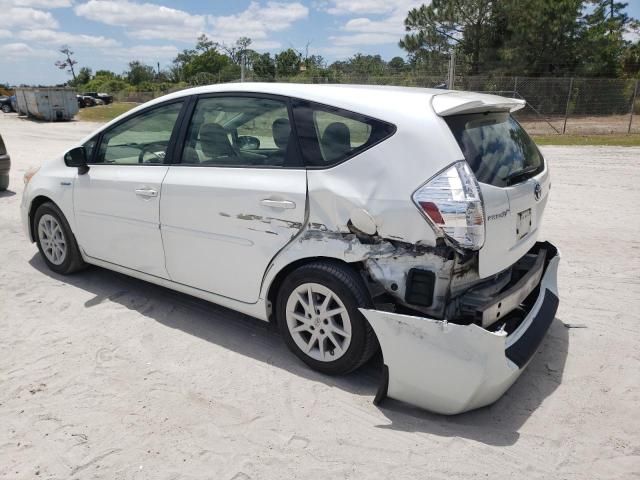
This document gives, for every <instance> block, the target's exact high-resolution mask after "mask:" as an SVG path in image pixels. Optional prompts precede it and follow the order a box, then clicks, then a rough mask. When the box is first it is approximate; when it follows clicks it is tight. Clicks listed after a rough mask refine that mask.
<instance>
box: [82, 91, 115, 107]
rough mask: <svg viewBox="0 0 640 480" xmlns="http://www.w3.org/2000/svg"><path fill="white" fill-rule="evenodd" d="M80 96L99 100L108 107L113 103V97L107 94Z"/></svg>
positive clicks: (93, 93) (90, 93)
mask: <svg viewBox="0 0 640 480" xmlns="http://www.w3.org/2000/svg"><path fill="white" fill-rule="evenodd" d="M82 95H84V96H85V97H92V98H97V99H100V100H102V101H103V102H104V104H105V105H109V104H110V103H112V102H113V95H109V94H108V93H99V92H84V93H83V94H82Z"/></svg>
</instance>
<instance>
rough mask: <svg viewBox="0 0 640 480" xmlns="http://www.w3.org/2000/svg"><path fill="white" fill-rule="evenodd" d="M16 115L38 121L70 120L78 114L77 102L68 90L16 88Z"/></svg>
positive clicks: (72, 92)
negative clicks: (26, 116)
mask: <svg viewBox="0 0 640 480" xmlns="http://www.w3.org/2000/svg"><path fill="white" fill-rule="evenodd" d="M16 98H17V105H18V109H17V110H18V113H20V114H22V115H28V116H30V117H34V118H37V119H39V120H47V121H50V122H52V121H60V120H71V119H72V118H73V116H74V115H75V114H76V113H78V100H77V98H76V94H75V92H74V91H73V90H72V89H70V88H58V87H51V88H27V87H19V88H16Z"/></svg>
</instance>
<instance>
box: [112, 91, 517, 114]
mask: <svg viewBox="0 0 640 480" xmlns="http://www.w3.org/2000/svg"><path fill="white" fill-rule="evenodd" d="M223 92H229V93H236V92H244V93H260V94H271V95H282V96H286V97H293V98H299V99H303V100H309V101H312V102H317V103H322V104H326V105H331V106H335V107H340V108H343V109H346V110H352V111H355V112H358V113H362V114H365V115H369V116H372V117H375V118H379V119H382V120H387V121H391V122H402V121H403V120H406V119H407V118H409V117H412V116H414V115H420V116H422V115H424V113H425V112H427V111H428V109H429V106H430V105H432V106H433V107H436V105H435V104H434V103H433V99H434V98H436V97H440V96H442V95H444V96H445V97H447V100H446V101H440V102H438V105H439V106H438V107H437V108H433V109H432V111H435V113H436V114H438V115H449V114H454V113H459V112H460V111H464V108H465V105H469V106H474V107H476V108H484V109H485V110H486V109H487V105H489V106H499V107H500V108H501V109H511V108H513V109H517V108H520V107H521V105H522V104H523V102H522V101H521V100H516V99H505V98H504V97H498V96H495V95H486V94H480V93H473V92H460V91H453V90H443V89H436V88H418V87H397V86H382V85H348V84H339V85H338V84H303V83H257V82H244V83H219V84H215V85H206V86H201V87H194V88H189V89H186V90H180V91H178V92H174V93H170V94H169V95H165V96H163V97H159V98H156V99H154V100H151V101H150V102H147V103H144V104H142V105H140V106H139V107H136V108H135V109H133V110H130V111H129V112H127V113H125V114H124V115H123V116H127V115H129V114H131V113H134V112H136V111H138V110H141V109H143V108H146V107H148V106H151V105H154V104H157V103H162V102H165V101H168V100H172V99H178V98H182V97H185V96H189V95H202V94H207V93H223ZM443 100H444V99H443ZM439 110H440V111H439ZM117 120H118V119H116V120H115V121H117Z"/></svg>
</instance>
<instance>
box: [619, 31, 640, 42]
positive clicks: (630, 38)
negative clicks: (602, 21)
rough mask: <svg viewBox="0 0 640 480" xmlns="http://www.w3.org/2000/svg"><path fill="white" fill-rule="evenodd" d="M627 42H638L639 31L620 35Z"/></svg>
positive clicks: (639, 38) (639, 37)
mask: <svg viewBox="0 0 640 480" xmlns="http://www.w3.org/2000/svg"><path fill="white" fill-rule="evenodd" d="M622 36H623V38H624V39H625V40H626V41H627V42H633V43H635V42H637V41H638V40H640V30H627V31H626V32H624V34H623V35H622Z"/></svg>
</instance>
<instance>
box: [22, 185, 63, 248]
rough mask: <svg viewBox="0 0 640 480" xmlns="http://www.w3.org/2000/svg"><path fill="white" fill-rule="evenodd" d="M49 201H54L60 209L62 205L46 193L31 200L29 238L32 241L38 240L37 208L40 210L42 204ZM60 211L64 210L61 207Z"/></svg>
mask: <svg viewBox="0 0 640 480" xmlns="http://www.w3.org/2000/svg"><path fill="white" fill-rule="evenodd" d="M47 202H50V203H53V204H54V205H55V206H56V207H58V209H60V206H59V205H58V204H56V202H54V201H53V200H52V199H51V197H48V196H46V195H37V196H36V197H34V198H33V200H31V204H30V205H29V240H31V243H33V242H35V241H36V236H35V230H34V225H33V223H34V222H33V217H34V215H35V213H36V210H38V208H40V206H41V205H43V204H45V203H47ZM60 211H62V209H60Z"/></svg>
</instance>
